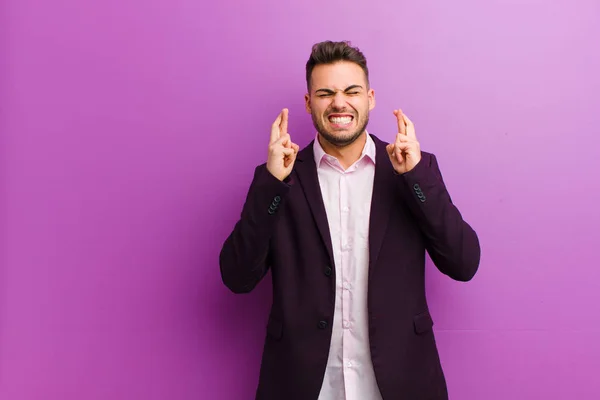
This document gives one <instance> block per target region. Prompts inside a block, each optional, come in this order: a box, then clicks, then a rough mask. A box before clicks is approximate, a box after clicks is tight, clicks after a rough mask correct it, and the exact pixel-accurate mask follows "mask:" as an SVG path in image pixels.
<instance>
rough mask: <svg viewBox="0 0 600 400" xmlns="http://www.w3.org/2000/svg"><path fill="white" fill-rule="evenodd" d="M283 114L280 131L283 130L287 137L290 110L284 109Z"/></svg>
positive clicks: (282, 132)
mask: <svg viewBox="0 0 600 400" xmlns="http://www.w3.org/2000/svg"><path fill="white" fill-rule="evenodd" d="M281 113H282V116H281V125H280V129H281V134H282V135H285V134H286V133H287V130H288V114H289V110H288V109H287V108H284V109H283V111H282V112H281Z"/></svg>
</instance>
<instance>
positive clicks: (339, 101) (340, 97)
mask: <svg viewBox="0 0 600 400" xmlns="http://www.w3.org/2000/svg"><path fill="white" fill-rule="evenodd" d="M345 105H346V96H345V95H344V94H343V93H340V92H337V93H336V94H335V95H334V96H333V100H332V104H331V106H332V107H333V108H335V109H336V110H340V109H342V108H344V107H345Z"/></svg>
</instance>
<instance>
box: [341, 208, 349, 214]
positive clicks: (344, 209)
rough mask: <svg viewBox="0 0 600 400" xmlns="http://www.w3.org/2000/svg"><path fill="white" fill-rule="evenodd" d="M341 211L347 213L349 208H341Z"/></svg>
mask: <svg viewBox="0 0 600 400" xmlns="http://www.w3.org/2000/svg"><path fill="white" fill-rule="evenodd" d="M342 210H343V211H344V212H346V213H347V212H348V211H350V207H348V206H345V207H344V208H342Z"/></svg>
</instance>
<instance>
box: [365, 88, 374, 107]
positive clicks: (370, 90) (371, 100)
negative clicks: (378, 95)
mask: <svg viewBox="0 0 600 400" xmlns="http://www.w3.org/2000/svg"><path fill="white" fill-rule="evenodd" d="M367 96H368V97H369V111H371V110H372V109H374V108H375V91H374V90H373V89H369V92H368V93H367Z"/></svg>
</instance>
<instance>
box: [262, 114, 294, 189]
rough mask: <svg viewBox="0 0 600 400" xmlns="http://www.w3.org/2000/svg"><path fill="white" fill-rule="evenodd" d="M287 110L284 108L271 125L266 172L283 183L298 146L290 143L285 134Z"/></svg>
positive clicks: (291, 165)
mask: <svg viewBox="0 0 600 400" xmlns="http://www.w3.org/2000/svg"><path fill="white" fill-rule="evenodd" d="M287 127H288V109H287V108H284V109H283V110H282V111H281V113H279V115H278V116H277V119H276V120H275V122H273V125H271V141H270V142H269V156H268V157H267V170H268V171H269V172H270V173H271V174H272V175H273V176H274V177H275V178H277V179H279V180H280V181H283V180H284V179H285V178H287V177H288V176H289V175H290V173H291V172H292V168H293V167H294V162H295V161H296V155H297V154H298V150H299V149H300V148H299V146H298V145H297V144H295V143H293V142H292V139H291V138H290V135H289V134H288V132H287Z"/></svg>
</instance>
